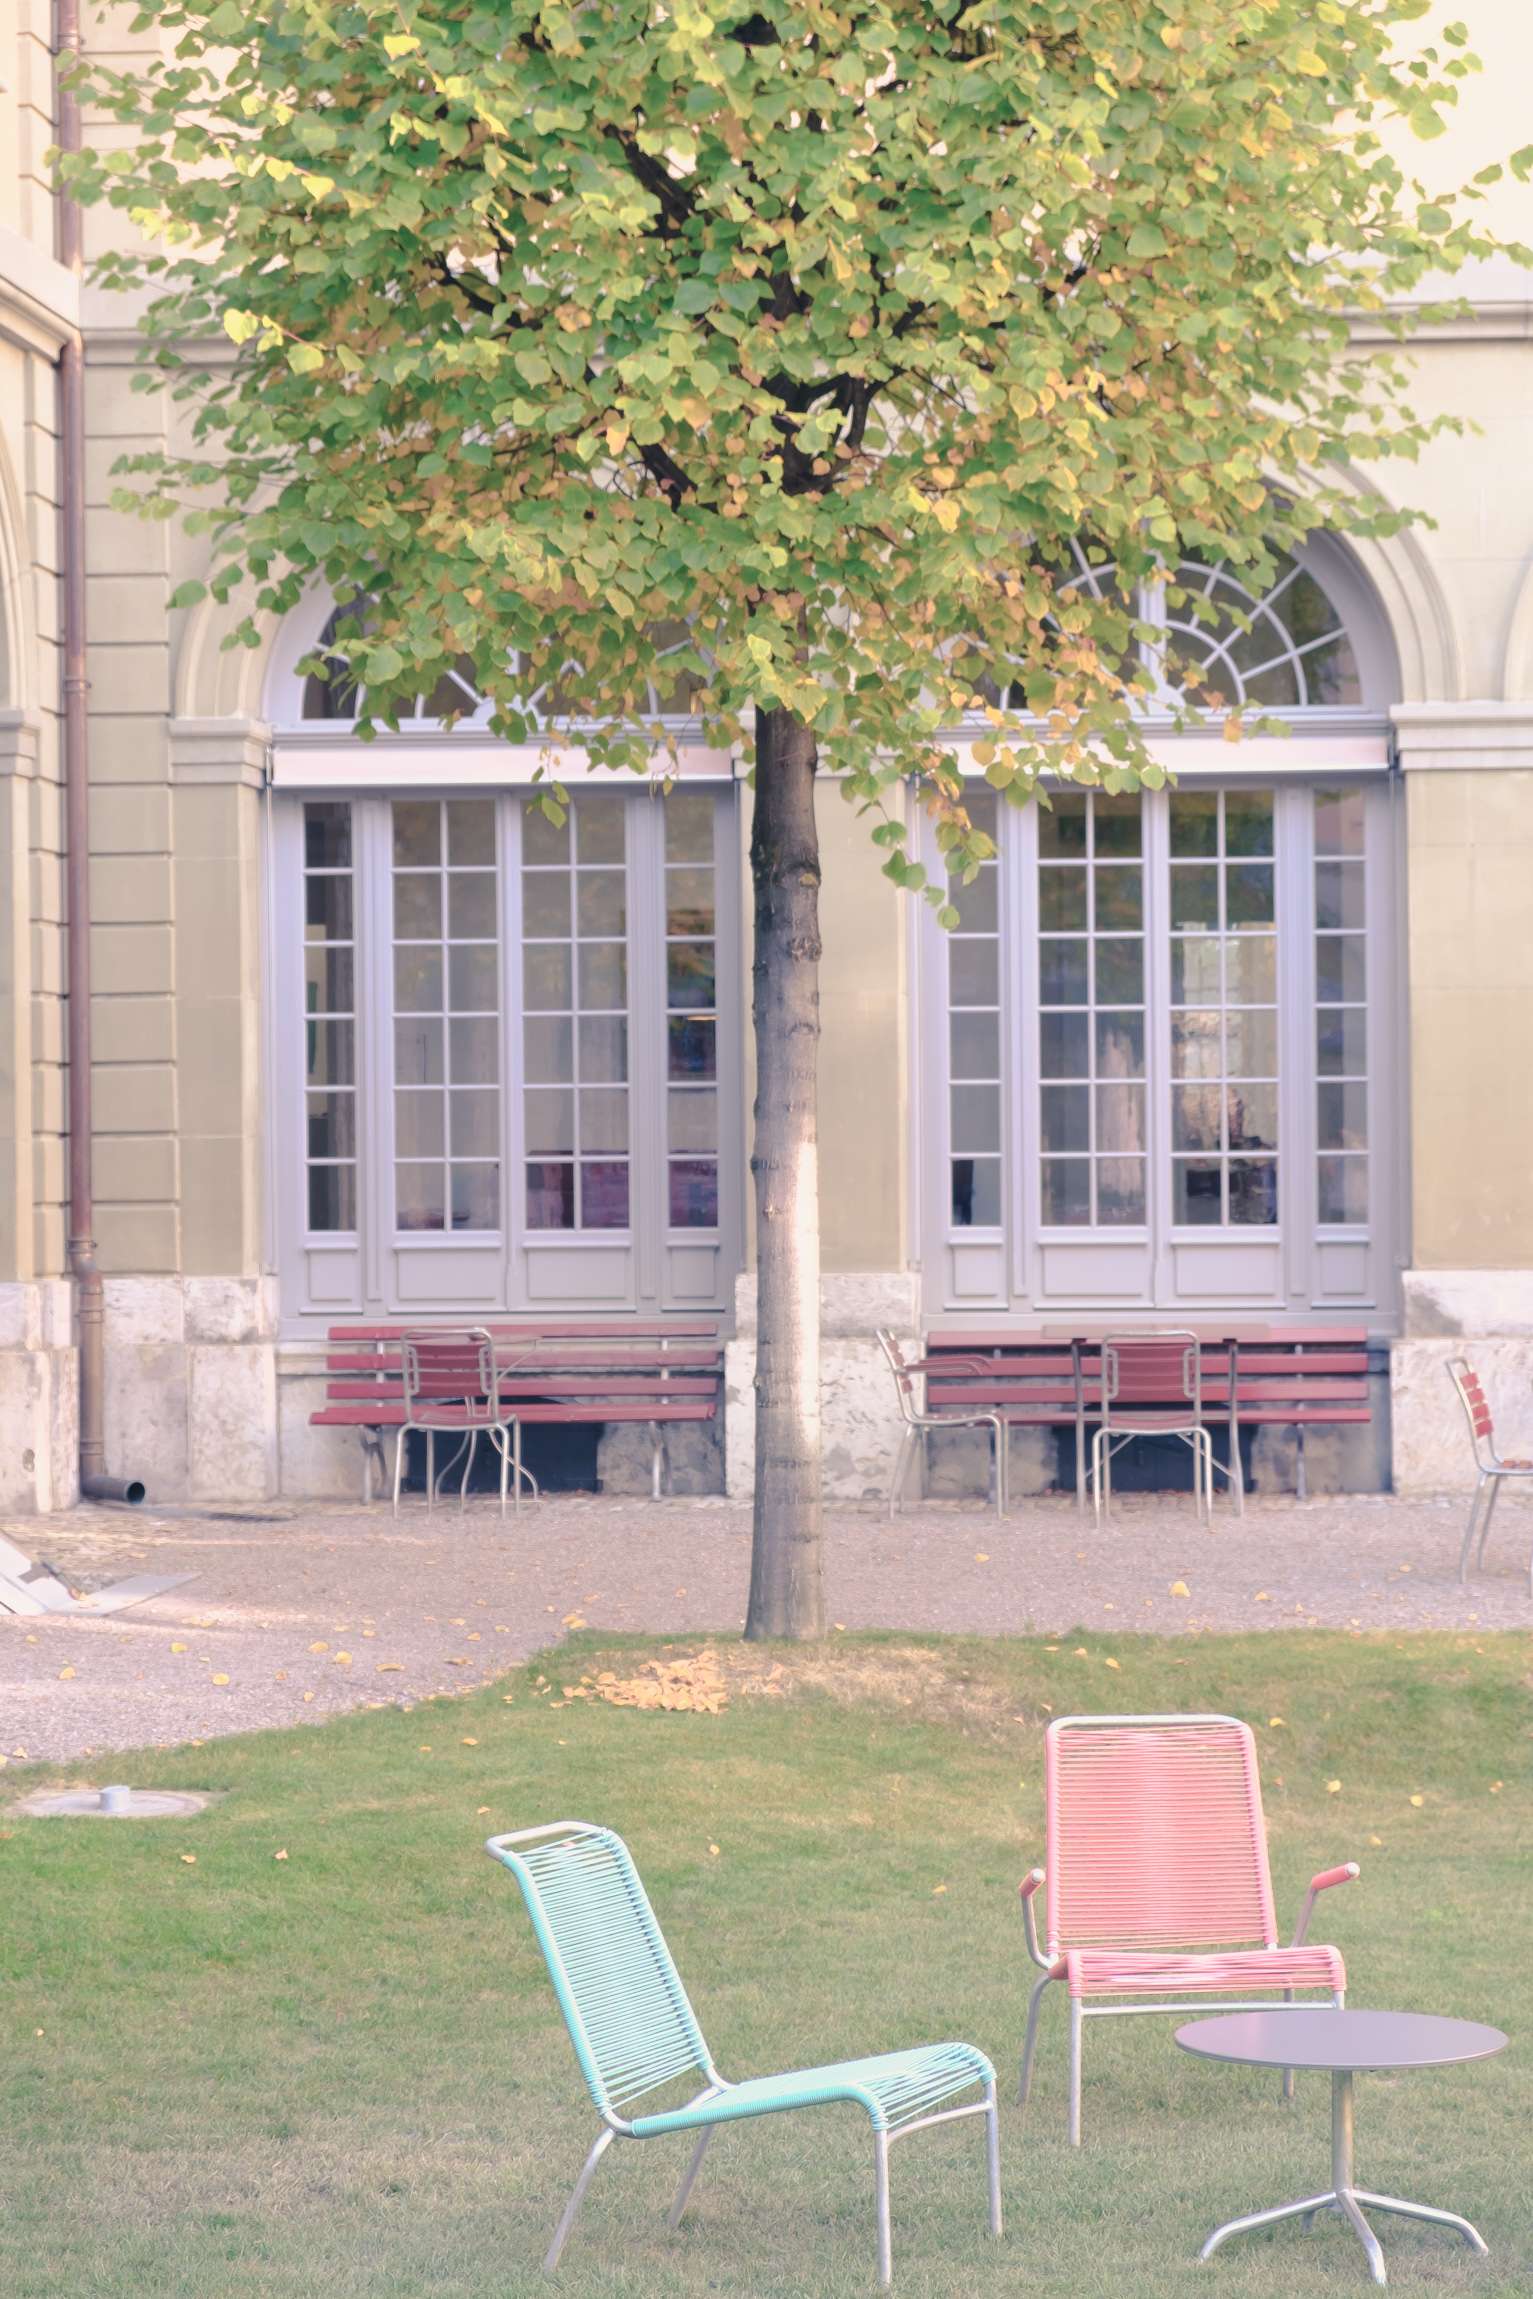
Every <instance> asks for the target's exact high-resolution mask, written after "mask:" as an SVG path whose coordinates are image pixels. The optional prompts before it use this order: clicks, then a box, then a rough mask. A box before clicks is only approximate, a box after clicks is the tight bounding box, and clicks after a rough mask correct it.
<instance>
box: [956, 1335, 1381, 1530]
mask: <svg viewBox="0 0 1533 2299" xmlns="http://www.w3.org/2000/svg"><path fill="white" fill-rule="evenodd" d="M1167 1322H1168V1323H1169V1322H1170V1320H1169V1319H1168V1321H1167ZM1189 1329H1190V1330H1191V1331H1193V1332H1195V1333H1197V1334H1198V1336H1199V1340H1200V1342H1201V1346H1202V1366H1201V1373H1202V1387H1203V1418H1204V1420H1205V1421H1207V1422H1208V1423H1209V1425H1210V1426H1211V1427H1213V1428H1220V1427H1227V1428H1228V1431H1229V1444H1230V1463H1231V1469H1232V1482H1233V1483H1234V1484H1235V1486H1236V1490H1237V1493H1238V1492H1239V1491H1240V1490H1241V1471H1240V1432H1241V1430H1242V1429H1243V1428H1257V1427H1261V1426H1263V1425H1264V1424H1280V1425H1282V1426H1285V1427H1291V1428H1296V1429H1297V1430H1298V1434H1299V1461H1298V1480H1297V1482H1298V1491H1299V1494H1300V1497H1301V1498H1302V1497H1303V1494H1304V1491H1305V1476H1304V1432H1305V1430H1306V1429H1308V1428H1314V1427H1317V1426H1323V1427H1334V1426H1335V1425H1337V1424H1338V1423H1346V1422H1367V1421H1369V1420H1371V1419H1372V1417H1373V1414H1372V1407H1371V1405H1370V1403H1369V1398H1368V1334H1367V1330H1366V1328H1364V1327H1360V1326H1344V1325H1283V1326H1279V1325H1252V1324H1246V1323H1243V1322H1238V1321H1236V1320H1234V1319H1231V1320H1230V1322H1229V1323H1228V1324H1216V1325H1210V1324H1209V1323H1208V1322H1207V1320H1206V1319H1197V1320H1192V1321H1189ZM1134 1330H1135V1328H1134V1327H1133V1326H1131V1325H1129V1324H1127V1323H1125V1324H1123V1325H1122V1326H1117V1325H1114V1326H1109V1327H1100V1326H1099V1327H1097V1328H1095V1329H1094V1330H1086V1331H1082V1330H1080V1329H1074V1328H1069V1327H1044V1328H1042V1329H1041V1330H1035V1331H1033V1332H1025V1331H1022V1332H1019V1331H1018V1330H1017V1329H1016V1328H1015V1327H1011V1328H998V1329H994V1330H982V1331H975V1330H973V1329H972V1328H971V1329H969V1330H964V1329H962V1328H960V1327H957V1326H949V1327H945V1328H943V1329H941V1330H939V1331H937V1332H933V1333H930V1334H928V1336H927V1340H926V1356H927V1358H928V1360H936V1361H938V1363H940V1360H941V1359H942V1357H943V1356H950V1357H952V1358H953V1359H954V1361H955V1370H954V1372H953V1374H952V1375H951V1376H949V1375H946V1374H944V1373H942V1372H940V1371H938V1370H936V1369H935V1368H934V1369H932V1370H930V1371H929V1372H928V1374H927V1380H926V1397H927V1405H928V1408H929V1410H930V1411H931V1412H933V1413H941V1412H943V1411H948V1412H952V1413H955V1414H957V1413H963V1412H970V1413H973V1412H981V1411H983V1412H993V1413H999V1414H1000V1415H1001V1416H1002V1417H1003V1418H1004V1419H1005V1421H1006V1422H1007V1424H1008V1426H1009V1427H1011V1428H1015V1429H1026V1428H1047V1427H1054V1428H1066V1427H1071V1426H1073V1428H1074V1430H1075V1464H1076V1465H1075V1481H1076V1497H1077V1499H1078V1500H1079V1501H1080V1503H1081V1505H1082V1506H1083V1507H1084V1505H1085V1492H1086V1445H1087V1427H1088V1423H1092V1422H1095V1421H1096V1420H1097V1419H1098V1418H1099V1417H1100V1412H1101V1394H1102V1352H1101V1337H1102V1334H1103V1332H1104V1331H1110V1332H1119V1331H1122V1332H1132V1331H1134ZM1143 1330H1144V1331H1146V1332H1149V1331H1153V1330H1154V1328H1153V1327H1149V1326H1146V1327H1145V1328H1143ZM960 1360H967V1363H966V1364H964V1365H963V1367H962V1369H961V1370H959V1369H957V1367H958V1361H960ZM976 1360H983V1361H984V1372H983V1373H982V1374H981V1373H979V1372H977V1371H975V1370H974V1366H975V1362H976ZM1168 1402H1170V1400H1168Z"/></svg>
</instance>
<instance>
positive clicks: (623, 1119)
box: [580, 1086, 628, 1154]
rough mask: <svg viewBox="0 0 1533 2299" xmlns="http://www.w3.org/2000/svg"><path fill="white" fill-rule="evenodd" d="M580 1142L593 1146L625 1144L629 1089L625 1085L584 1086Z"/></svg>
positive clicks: (612, 1147)
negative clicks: (585, 1087)
mask: <svg viewBox="0 0 1533 2299" xmlns="http://www.w3.org/2000/svg"><path fill="white" fill-rule="evenodd" d="M580 1146H581V1149H582V1150H583V1151H585V1152H586V1153H587V1154H589V1153H590V1152H591V1151H592V1150H624V1151H626V1149H627V1147H628V1090H627V1088H626V1087H625V1086H598V1087H592V1088H587V1089H584V1090H583V1091H582V1093H581V1096H580Z"/></svg>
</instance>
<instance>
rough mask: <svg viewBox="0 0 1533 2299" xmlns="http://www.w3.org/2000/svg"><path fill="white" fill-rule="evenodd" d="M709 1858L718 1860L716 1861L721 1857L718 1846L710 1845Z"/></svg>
mask: <svg viewBox="0 0 1533 2299" xmlns="http://www.w3.org/2000/svg"><path fill="white" fill-rule="evenodd" d="M708 1856H709V1858H710V1859H711V1860H716V1859H717V1858H718V1856H719V1848H718V1846H717V1844H710V1845H709V1847H708Z"/></svg>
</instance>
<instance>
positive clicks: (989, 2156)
mask: <svg viewBox="0 0 1533 2299" xmlns="http://www.w3.org/2000/svg"><path fill="white" fill-rule="evenodd" d="M985 2170H986V2173H987V2176H988V2179H989V2186H990V2232H991V2234H992V2235H995V2236H999V2235H1000V2233H1001V2118H1000V2111H999V2109H998V2108H997V2106H996V2100H995V2084H994V2081H993V2080H992V2081H991V2082H989V2083H987V2084H986V2086H985Z"/></svg>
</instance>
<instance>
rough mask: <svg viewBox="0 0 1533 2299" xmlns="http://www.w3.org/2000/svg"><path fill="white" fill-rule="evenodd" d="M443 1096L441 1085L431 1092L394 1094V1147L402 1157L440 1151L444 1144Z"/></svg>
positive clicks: (442, 1149)
mask: <svg viewBox="0 0 1533 2299" xmlns="http://www.w3.org/2000/svg"><path fill="white" fill-rule="evenodd" d="M443 1099H444V1097H443V1095H442V1093H441V1090H440V1088H438V1090H437V1091H436V1092H434V1093H397V1094H396V1095H395V1096H394V1147H395V1149H396V1150H397V1151H398V1153H399V1155H400V1156H401V1157H402V1158H428V1157H440V1156H441V1155H442V1153H443V1151H444V1150H445V1148H446V1146H447V1137H446V1134H445V1132H444V1130H443V1124H444V1120H443V1108H442V1105H443Z"/></svg>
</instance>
